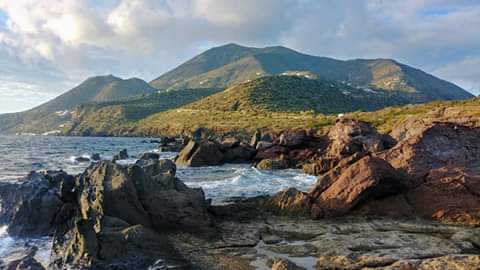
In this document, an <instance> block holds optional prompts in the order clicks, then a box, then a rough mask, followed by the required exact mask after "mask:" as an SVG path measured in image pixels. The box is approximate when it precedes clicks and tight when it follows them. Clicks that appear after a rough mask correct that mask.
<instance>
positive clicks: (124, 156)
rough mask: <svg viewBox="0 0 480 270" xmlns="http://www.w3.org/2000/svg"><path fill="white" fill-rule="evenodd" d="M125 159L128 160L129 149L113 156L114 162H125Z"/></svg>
mask: <svg viewBox="0 0 480 270" xmlns="http://www.w3.org/2000/svg"><path fill="white" fill-rule="evenodd" d="M125 159H128V152H127V149H123V150H122V151H120V152H119V153H118V154H116V155H115V156H113V161H114V162H115V161H117V160H125Z"/></svg>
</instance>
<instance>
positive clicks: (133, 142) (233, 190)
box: [0, 135, 315, 263]
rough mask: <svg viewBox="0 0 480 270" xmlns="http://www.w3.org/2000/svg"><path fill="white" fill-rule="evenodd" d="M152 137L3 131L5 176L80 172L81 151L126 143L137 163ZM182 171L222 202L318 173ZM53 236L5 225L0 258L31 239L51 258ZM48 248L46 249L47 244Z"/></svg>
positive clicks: (302, 184)
mask: <svg viewBox="0 0 480 270" xmlns="http://www.w3.org/2000/svg"><path fill="white" fill-rule="evenodd" d="M150 140H151V139H150V138H111V137H101V138H94V137H48V136H2V135H0V181H9V182H15V181H18V180H19V179H21V178H23V177H25V176H26V175H27V174H28V173H29V172H30V171H32V170H44V169H54V170H58V169H63V170H64V171H66V172H68V173H70V174H77V173H81V172H82V171H83V170H84V169H85V168H86V167H88V166H89V163H88V162H86V163H79V162H76V161H75V158H76V157H81V156H83V157H88V156H90V155H92V154H93V153H98V154H100V155H101V158H102V159H105V160H110V159H112V157H113V155H114V154H116V153H118V152H119V151H120V150H122V149H127V150H128V153H129V155H130V156H131V158H130V159H129V160H127V161H123V162H122V163H133V162H135V161H136V160H135V157H138V156H139V155H140V154H142V153H144V152H155V151H156V150H157V145H156V144H154V143H151V142H150ZM160 156H161V158H170V159H171V158H174V157H175V156H176V153H160ZM177 177H178V178H180V179H181V180H182V181H184V182H185V183H186V184H187V185H188V186H190V187H201V188H203V190H204V191H205V195H206V197H207V198H210V199H212V200H213V202H214V203H222V202H224V201H225V200H228V199H229V198H231V197H252V196H258V195H264V194H274V193H276V192H278V191H280V190H283V189H286V188H288V187H296V188H298V189H300V190H306V189H307V188H308V187H309V186H310V185H312V184H313V182H314V181H315V177H312V176H308V175H305V174H303V173H301V172H300V171H298V170H280V171H260V170H257V169H255V168H252V167H251V166H250V165H249V164H226V165H223V166H213V167H201V168H188V167H179V168H178V169H177ZM49 241H50V239H48V238H40V239H38V238H37V239H14V238H12V237H10V236H8V234H6V232H5V227H0V258H2V259H5V258H7V260H11V259H15V258H18V257H19V256H21V255H22V252H23V251H24V250H25V248H24V246H25V244H26V243H30V242H32V243H33V244H35V245H36V246H39V247H40V248H41V250H40V252H39V254H38V259H39V260H40V261H42V262H44V263H46V262H47V260H48V256H49V251H48V246H49V244H50V243H49ZM42 248H43V249H42Z"/></svg>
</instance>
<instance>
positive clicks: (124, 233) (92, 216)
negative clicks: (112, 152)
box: [50, 159, 210, 269]
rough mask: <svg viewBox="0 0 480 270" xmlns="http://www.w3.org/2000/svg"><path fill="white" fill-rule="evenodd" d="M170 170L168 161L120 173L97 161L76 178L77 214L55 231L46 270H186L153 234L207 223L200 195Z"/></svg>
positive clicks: (141, 163) (166, 244)
mask: <svg viewBox="0 0 480 270" xmlns="http://www.w3.org/2000/svg"><path fill="white" fill-rule="evenodd" d="M175 171H176V167H175V164H174V163H173V162H172V161H170V160H157V159H150V160H139V161H138V162H137V163H136V164H135V165H131V166H128V167H126V168H125V167H122V166H119V165H117V164H115V163H112V162H108V161H102V162H99V163H97V164H95V165H93V166H91V167H90V168H88V169H87V171H86V172H85V173H83V174H81V175H79V176H77V179H76V182H77V183H78V186H77V189H78V194H79V195H78V201H77V207H78V211H73V212H72V214H71V216H70V219H69V221H68V222H64V223H62V225H60V226H59V227H58V228H57V230H56V233H55V237H54V244H53V249H52V257H51V265H50V268H51V269H65V268H68V267H72V268H75V269H77V268H80V269H82V268H88V269H92V268H93V269H147V268H148V267H149V266H152V265H154V264H156V265H157V266H159V267H160V266H162V267H166V265H176V266H179V265H180V266H179V267H180V268H181V267H184V266H185V265H188V263H187V262H185V261H184V260H183V259H182V258H181V257H180V256H178V255H177V254H176V252H175V250H174V248H173V247H172V244H171V243H170V241H169V239H168V238H167V237H165V236H162V235H160V234H158V233H157V232H164V231H165V230H167V229H168V230H179V229H184V230H187V231H201V230H204V229H205V227H208V226H209V225H210V220H209V216H208V213H207V207H208V206H207V203H206V201H205V198H204V195H203V192H202V191H201V190H199V189H190V188H188V187H187V186H186V185H185V184H183V183H182V182H181V181H180V180H178V179H177V178H176V177H175ZM159 258H161V259H162V260H164V261H165V264H162V262H161V261H159V260H158V259H159ZM182 269H183V268H182Z"/></svg>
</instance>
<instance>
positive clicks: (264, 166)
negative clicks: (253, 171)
mask: <svg viewBox="0 0 480 270" xmlns="http://www.w3.org/2000/svg"><path fill="white" fill-rule="evenodd" d="M255 167H256V168H257V169H260V170H283V169H286V168H288V164H287V162H286V161H285V160H283V159H263V160H261V161H260V162H259V163H257V165H256V166H255Z"/></svg>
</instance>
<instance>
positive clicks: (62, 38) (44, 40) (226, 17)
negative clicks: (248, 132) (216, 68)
mask: <svg viewBox="0 0 480 270" xmlns="http://www.w3.org/2000/svg"><path fill="white" fill-rule="evenodd" d="M0 11H2V12H3V13H5V15H6V17H7V21H6V24H5V25H4V26H3V27H0V72H2V71H5V72H6V73H4V74H7V73H8V75H9V76H13V78H17V79H18V81H27V80H28V81H29V83H32V84H36V85H38V86H39V87H38V89H39V91H47V92H51V91H56V92H57V93H59V92H60V91H64V90H67V89H66V88H61V87H65V86H66V85H68V86H70V85H72V82H79V81H81V80H83V79H84V78H85V77H87V76H92V75H97V74H109V73H114V74H116V75H119V76H126V77H129V76H139V77H142V78H145V79H147V80H149V79H153V78H154V77H156V76H158V75H160V74H161V73H162V72H164V71H167V70H168V69H170V68H172V67H173V66H175V65H178V64H179V63H180V62H181V61H184V60H186V59H188V58H190V57H191V56H193V55H194V54H196V53H199V52H200V51H201V50H203V49H205V48H206V47H208V46H213V45H220V44H223V43H229V42H237V43H241V44H245V45H252V46H266V45H278V44H280V45H285V46H288V47H292V48H294V49H297V50H301V51H304V52H307V53H311V54H316V55H322V56H332V57H339V58H359V57H363V58H367V57H368V58H370V57H390V58H395V59H398V60H400V61H403V62H406V63H407V64H411V65H414V66H417V67H420V68H423V69H426V70H427V71H436V70H438V69H439V67H448V66H449V65H454V64H455V63H458V62H460V61H462V59H465V57H467V56H471V57H474V58H478V57H480V49H479V48H480V28H479V27H478V25H480V2H478V1H477V0H457V1H449V0H358V1H348V0H337V1H330V0H329V1H316V0H262V1H258V0H242V1H237V0H215V1H214V0H161V1H160V0H108V1H91V0H42V1H38V0H0ZM2 58H4V59H9V60H8V66H7V64H6V61H5V60H4V61H3V62H5V63H2V60H1V59H2ZM477 64H478V63H476V62H475V63H473V65H477ZM25 69H28V72H25ZM476 69H477V70H478V69H480V66H477V68H476ZM36 73H38V74H41V76H35V74H36ZM444 73H445V72H441V73H436V74H442V75H443V74H444ZM450 73H451V72H450ZM28 76H33V77H34V79H28ZM456 77H458V76H456ZM445 78H450V77H445ZM468 81H469V82H475V81H476V82H480V79H479V78H478V77H477V78H470V79H469V80H468ZM457 82H460V83H461V85H465V87H467V86H466V85H467V84H466V82H467V80H460V81H457ZM468 85H472V83H468ZM469 87H470V86H469ZM52 88H53V90H52ZM0 110H1V109H0Z"/></svg>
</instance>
